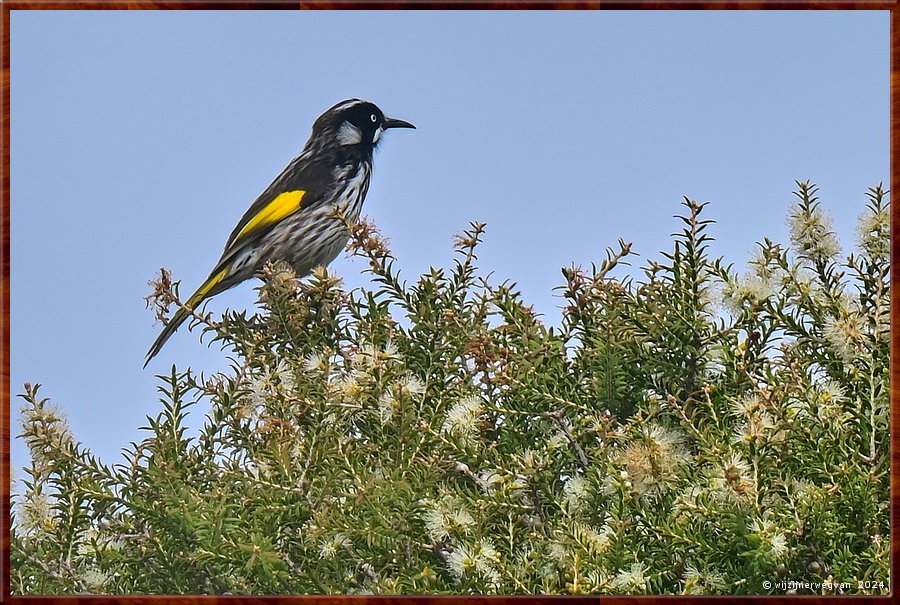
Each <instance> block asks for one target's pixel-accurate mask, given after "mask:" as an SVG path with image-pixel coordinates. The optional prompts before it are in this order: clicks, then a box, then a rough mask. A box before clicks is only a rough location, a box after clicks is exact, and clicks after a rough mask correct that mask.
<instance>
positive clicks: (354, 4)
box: [0, 0, 900, 605]
mask: <svg viewBox="0 0 900 605" xmlns="http://www.w3.org/2000/svg"><path fill="white" fill-rule="evenodd" d="M263 8H265V9H304V10H307V9H313V10H314V9H403V8H420V9H682V10H683V9H701V10H703V9H706V10H722V9H738V10H758V9H774V10H779V9H780V10H788V9H790V10H795V9H799V10H803V9H814V10H815V9H820V10H821V9H828V10H850V9H857V10H890V12H891V17H890V37H891V46H890V55H891V56H890V71H891V74H890V116H891V117H890V128H891V139H890V149H891V162H890V173H891V174H890V182H891V184H893V183H895V182H900V0H837V1H828V0H770V1H766V0H747V1H744V0H732V1H730V2H728V1H721V0H718V1H705V0H680V1H674V2H667V1H666V0H587V1H578V0H561V1H556V2H548V1H545V0H493V1H483V0H444V1H443V2H428V1H426V0H395V1H388V0H331V1H326V2H323V1H318V0H315V1H309V2H303V1H294V2H290V1H287V0H282V1H278V0H259V1H247V0H235V1H233V2H228V1H223V0H220V1H215V0H193V1H192V0H180V1H166V0H161V1H147V0H136V1H129V0H31V1H27V0H22V1H19V0H0V11H2V21H0V48H2V50H0V88H2V104H0V116H2V120H0V127H2V133H3V141H2V151H3V155H2V162H0V192H2V196H0V204H2V205H0V217H2V223H0V225H2V226H0V271H2V274H0V371H2V372H0V386H2V400H0V485H2V494H3V496H2V500H0V517H2V521H0V580H2V584H0V601H2V602H6V601H9V602H13V603H22V604H25V603H29V604H30V603H34V604H35V605H63V604H67V603H72V602H75V601H77V602H79V603H109V604H113V603H125V602H129V603H143V604H147V605H149V604H151V603H153V604H167V605H168V604H175V603H184V604H195V603H196V604H199V603H209V604H213V603H237V602H240V603H250V604H252V605H263V604H266V605H269V604H278V605H282V604H285V605H286V604H287V603H295V602H297V603H302V604H309V605H320V604H325V603H354V604H359V605H362V604H364V603H368V602H374V603H380V604H385V605H387V604H393V603H402V604H408V605H425V604H440V603H447V602H450V601H453V602H456V603H490V604H491V605H501V604H509V605H532V604H537V603H543V602H545V601H555V602H557V603H563V602H564V603H565V604H566V605H579V604H583V603H587V602H597V600H599V599H601V598H602V600H603V602H605V603H610V604H616V603H619V604H621V603H635V602H638V601H640V602H643V603H653V604H656V603H663V602H675V601H677V602H678V603H697V602H703V603H724V602H726V601H731V600H732V599H739V600H741V601H749V602H761V601H763V600H765V601H766V602H767V603H772V602H776V601H781V600H789V599H790V600H793V599H797V600H802V601H803V602H805V603H821V602H825V601H828V600H831V599H840V598H852V600H853V603H855V604H856V603H859V604H860V605H862V604H874V603H885V604H886V603H890V602H893V601H892V597H893V596H894V595H895V594H896V592H895V591H893V590H892V591H891V595H890V596H857V597H838V596H796V597H788V596H762V595H761V596H741V597H732V596H705V597H698V596H681V597H678V596H640V597H638V596H603V597H597V596H497V597H471V596H379V597H356V596H326V595H314V596H256V597H243V596H241V597H237V596H196V595H185V596H128V597H107V596H76V597H72V596H10V580H9V572H8V567H9V560H10V559H9V555H10V553H9V515H10V499H9V492H10V486H9V478H10V460H9V453H10V437H11V434H10V384H9V381H10V375H9V324H10V316H9V289H10V284H9V278H10V209H9V205H10V197H9V196H10V179H9V159H10V139H9V125H10V96H9V95H10V60H9V53H10V48H9V44H10V32H9V27H10V11H12V10H59V9H67V10H72V9H129V10H198V9H220V10H221V9H244V10H246V9H263ZM898 230H900V208H898V207H897V205H896V204H892V205H891V233H892V234H896V233H897V232H898ZM898 261H900V238H898V237H893V236H892V237H891V263H892V264H893V265H896V264H897V262H898ZM898 322H900V277H898V274H897V272H896V271H895V272H893V273H892V274H891V341H890V342H891V363H890V377H891V389H890V417H891V427H892V430H891V436H890V443H891V457H890V460H891V496H890V497H891V537H890V540H891V577H892V578H893V579H894V580H897V579H898V578H900V532H898V530H897V528H898V527H900V506H898V504H900V436H898V434H897V431H896V427H897V419H898V414H900V329H898V328H900V325H898Z"/></svg>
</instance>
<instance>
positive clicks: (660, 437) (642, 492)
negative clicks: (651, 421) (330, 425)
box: [618, 424, 690, 498]
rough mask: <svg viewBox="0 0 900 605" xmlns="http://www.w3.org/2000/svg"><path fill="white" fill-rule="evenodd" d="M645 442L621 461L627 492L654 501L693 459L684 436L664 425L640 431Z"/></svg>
mask: <svg viewBox="0 0 900 605" xmlns="http://www.w3.org/2000/svg"><path fill="white" fill-rule="evenodd" d="M641 433H642V439H641V440H640V441H637V442H636V443H632V444H631V445H629V446H628V447H627V448H625V451H623V452H622V453H621V455H620V456H619V458H618V462H619V464H620V465H621V466H622V467H623V468H622V471H623V472H624V473H625V474H624V476H623V477H622V479H624V484H625V486H626V487H627V488H629V489H631V490H632V491H633V492H634V493H635V494H637V495H638V496H640V497H649V498H653V497H655V496H658V495H660V494H662V493H664V492H665V491H667V490H668V489H669V487H670V485H671V484H672V483H674V482H675V480H676V479H677V478H678V473H679V471H680V468H681V466H682V465H683V464H685V463H686V462H687V461H688V460H689V459H690V456H689V455H688V453H687V451H686V450H685V449H684V446H683V444H684V438H683V436H682V435H681V434H680V433H679V432H677V431H675V430H673V429H668V428H666V427H664V426H661V425H656V424H655V425H651V426H649V427H647V426H644V427H641Z"/></svg>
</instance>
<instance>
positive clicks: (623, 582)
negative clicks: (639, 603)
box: [612, 563, 649, 593]
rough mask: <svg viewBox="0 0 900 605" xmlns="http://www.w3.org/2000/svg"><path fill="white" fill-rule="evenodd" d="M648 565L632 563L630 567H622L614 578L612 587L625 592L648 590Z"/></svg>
mask: <svg viewBox="0 0 900 605" xmlns="http://www.w3.org/2000/svg"><path fill="white" fill-rule="evenodd" d="M646 573H647V566H646V565H644V564H643V563H632V565H631V567H630V568H629V569H621V570H619V573H617V574H616V577H615V578H613V581H612V587H613V588H614V589H616V590H618V591H621V592H625V593H634V592H643V591H645V590H647V583H648V581H649V580H648V579H647V576H646Z"/></svg>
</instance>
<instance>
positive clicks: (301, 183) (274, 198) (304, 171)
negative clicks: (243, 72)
mask: <svg viewBox="0 0 900 605" xmlns="http://www.w3.org/2000/svg"><path fill="white" fill-rule="evenodd" d="M391 128H415V126H413V125H412V124H410V123H409V122H404V121H403V120H398V119H395V118H388V117H385V115H384V113H382V111H381V110H380V109H379V108H378V107H377V106H376V105H374V104H373V103H369V102H368V101H362V100H360V99H348V100H346V101H342V102H340V103H338V104H337V105H335V106H334V107H332V108H331V109H329V110H328V111H326V112H325V113H323V114H322V115H320V116H319V117H318V119H316V121H315V123H314V124H313V127H312V134H311V135H310V137H309V140H308V141H307V142H306V145H305V146H304V148H303V151H301V152H300V155H298V156H297V157H295V158H294V159H293V160H291V162H290V163H289V164H288V165H287V167H285V169H284V170H282V171H281V174H279V175H278V176H277V177H275V180H274V181H272V183H271V184H270V185H269V186H268V187H267V188H266V190H265V191H263V192H262V194H261V195H260V196H259V197H258V198H256V201H255V202H253V204H252V205H251V206H250V209H249V210H247V212H246V213H245V214H244V216H243V217H241V220H240V221H238V224H237V226H236V227H235V228H234V231H232V232H231V235H230V236H229V237H228V241H227V242H226V243H225V251H224V252H222V257H221V258H220V259H219V262H218V263H216V266H215V267H214V268H213V270H212V271H210V273H209V277H208V278H206V281H204V282H203V284H202V285H201V286H200V287H199V288H197V291H196V292H194V294H193V295H191V297H190V298H189V299H188V300H187V302H186V303H185V306H187V307H188V308H190V309H195V308H196V307H197V306H198V305H199V304H200V303H202V302H203V301H204V300H206V299H208V298H210V297H212V296H215V295H216V294H218V293H220V292H223V291H225V290H227V289H229V288H232V287H234V286H236V285H237V284H239V283H241V282H243V281H244V280H247V279H249V278H251V277H253V276H254V275H257V274H258V273H259V271H260V270H261V269H262V268H263V267H264V266H265V264H266V263H267V262H269V261H274V260H282V261H285V262H287V263H288V264H290V265H291V266H292V267H293V268H294V270H295V271H296V273H297V276H298V277H303V276H304V275H307V274H308V273H309V272H310V271H311V270H312V269H313V268H315V267H317V266H319V265H327V264H328V263H330V262H331V261H333V260H334V259H335V257H337V255H338V254H340V252H341V250H343V249H344V246H345V245H346V244H347V240H348V238H349V233H348V232H347V229H346V228H345V225H344V223H343V222H342V220H341V219H340V217H341V216H343V217H344V218H345V219H346V220H348V221H350V222H356V221H357V220H358V219H359V214H360V211H361V210H362V205H363V200H365V198H366V192H368V190H369V180H370V179H371V177H372V153H373V152H374V150H375V147H376V146H377V145H378V142H379V141H380V140H381V136H382V134H384V131H385V130H390V129H391ZM189 315H190V312H189V311H187V310H185V309H184V308H182V307H179V309H178V310H177V311H176V312H175V314H174V315H173V316H172V318H171V319H170V320H169V321H168V322H167V323H166V326H165V327H164V328H163V331H162V332H161V333H160V335H159V337H158V338H157V339H156V342H154V343H153V346H152V347H150V350H149V351H148V352H147V358H146V360H145V362H144V367H147V364H148V363H150V360H151V359H153V357H154V356H155V355H156V354H157V353H159V350H160V349H161V348H162V346H163V345H164V344H165V343H166V341H167V340H168V339H169V337H170V336H171V335H172V334H173V333H174V332H175V330H176V329H178V326H180V325H181V324H182V323H183V322H184V320H185V319H187V318H188V316H189Z"/></svg>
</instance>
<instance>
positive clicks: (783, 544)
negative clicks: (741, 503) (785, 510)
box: [750, 517, 788, 559]
mask: <svg viewBox="0 0 900 605" xmlns="http://www.w3.org/2000/svg"><path fill="white" fill-rule="evenodd" d="M750 531H751V532H752V533H753V534H755V535H756V537H757V538H758V539H759V543H760V546H759V548H760V549H761V550H762V551H763V552H764V553H765V554H766V556H768V557H771V558H773V559H779V558H781V557H783V556H784V555H785V554H787V551H788V547H787V537H786V536H785V535H784V533H783V532H781V531H779V530H778V528H777V527H775V524H774V523H772V522H771V521H769V520H768V519H764V518H762V517H757V518H756V519H754V520H753V522H752V523H751V524H750Z"/></svg>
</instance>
